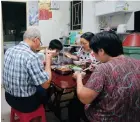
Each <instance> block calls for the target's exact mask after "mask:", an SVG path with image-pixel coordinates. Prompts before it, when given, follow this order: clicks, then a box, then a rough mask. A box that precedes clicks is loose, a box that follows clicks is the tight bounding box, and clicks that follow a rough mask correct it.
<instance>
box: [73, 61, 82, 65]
mask: <svg viewBox="0 0 140 122" xmlns="http://www.w3.org/2000/svg"><path fill="white" fill-rule="evenodd" d="M73 63H74V64H75V65H82V62H81V61H73Z"/></svg>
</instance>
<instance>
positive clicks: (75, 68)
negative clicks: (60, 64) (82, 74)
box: [72, 67, 83, 72]
mask: <svg viewBox="0 0 140 122" xmlns="http://www.w3.org/2000/svg"><path fill="white" fill-rule="evenodd" d="M72 69H73V70H74V71H75V72H76V71H82V70H83V69H82V68H80V67H73V68H72Z"/></svg>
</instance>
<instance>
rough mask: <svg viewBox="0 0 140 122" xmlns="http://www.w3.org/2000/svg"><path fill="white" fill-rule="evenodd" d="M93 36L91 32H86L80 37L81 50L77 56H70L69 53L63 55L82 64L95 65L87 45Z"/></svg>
mask: <svg viewBox="0 0 140 122" xmlns="http://www.w3.org/2000/svg"><path fill="white" fill-rule="evenodd" d="M93 36H94V34H93V33H91V32H86V33H84V34H83V35H81V37H80V43H81V48H80V50H79V51H78V53H77V55H72V54H70V53H65V55H66V56H67V57H69V58H71V59H73V60H80V61H84V62H90V63H91V62H93V63H96V59H95V57H94V55H91V49H90V47H89V43H90V41H91V39H92V38H93Z"/></svg>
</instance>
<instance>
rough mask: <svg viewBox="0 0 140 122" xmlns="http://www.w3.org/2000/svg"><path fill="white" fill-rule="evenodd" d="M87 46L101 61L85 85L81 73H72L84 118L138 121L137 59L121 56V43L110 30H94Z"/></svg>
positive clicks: (139, 86)
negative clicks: (95, 33)
mask: <svg viewBox="0 0 140 122" xmlns="http://www.w3.org/2000/svg"><path fill="white" fill-rule="evenodd" d="M90 47H91V49H92V50H93V53H94V55H95V57H96V58H97V59H98V60H99V61H101V62H102V64H100V65H99V66H98V67H96V68H95V70H94V72H93V73H92V75H91V77H90V79H89V80H88V82H87V83H86V85H85V86H84V85H83V83H82V75H81V73H75V74H74V77H75V78H76V79H77V95H78V98H79V100H80V101H81V102H82V103H84V104H86V105H85V113H86V116H87V118H88V120H89V121H90V122H101V121H104V122H140V60H136V59H133V58H130V57H125V56H124V55H123V47H122V43H121V42H120V40H119V38H118V36H117V35H116V34H114V33H112V32H101V33H98V34H97V35H96V36H94V37H93V39H92V41H91V43H90Z"/></svg>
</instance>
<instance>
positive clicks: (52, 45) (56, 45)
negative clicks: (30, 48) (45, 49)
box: [49, 39, 63, 50]
mask: <svg viewBox="0 0 140 122" xmlns="http://www.w3.org/2000/svg"><path fill="white" fill-rule="evenodd" d="M49 49H52V50H54V49H57V50H62V49H63V45H62V43H61V42H60V41H59V40H58V39H53V40H51V41H50V43H49Z"/></svg>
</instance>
